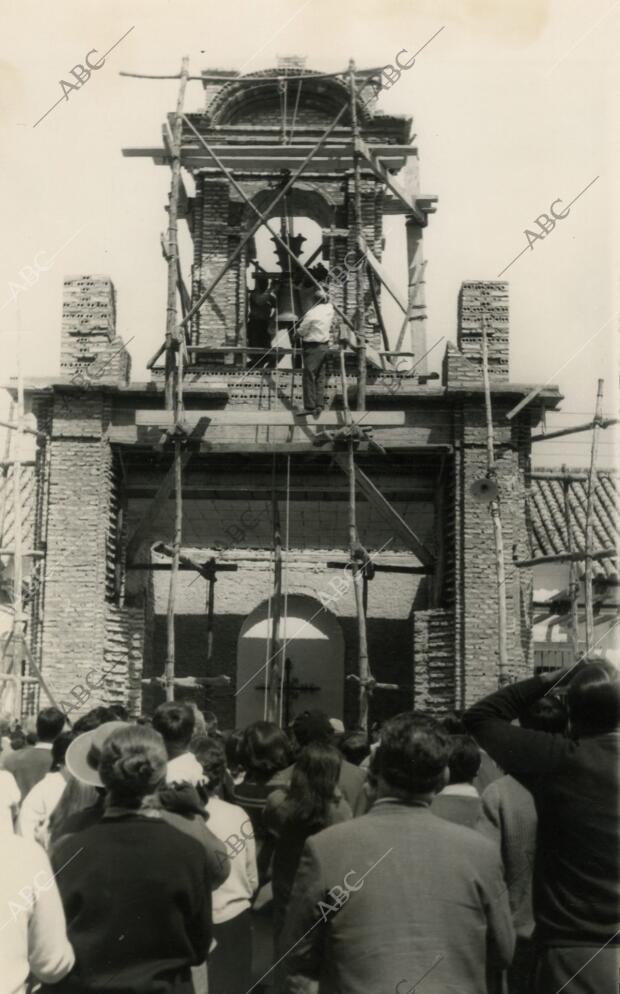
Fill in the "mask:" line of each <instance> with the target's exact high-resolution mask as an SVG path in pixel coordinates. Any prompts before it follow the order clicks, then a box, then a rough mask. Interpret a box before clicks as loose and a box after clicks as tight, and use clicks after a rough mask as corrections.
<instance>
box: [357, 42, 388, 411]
mask: <svg viewBox="0 0 620 994" xmlns="http://www.w3.org/2000/svg"><path fill="white" fill-rule="evenodd" d="M349 96H350V103H351V136H352V139H353V241H354V244H355V246H356V247H357V242H358V238H359V237H360V235H361V234H362V231H363V222H362V189H361V183H362V173H361V166H360V156H359V152H358V151H357V141H358V139H359V137H360V127H359V121H358V117H357V85H356V80H355V62H354V61H353V59H351V61H350V62H349ZM355 331H356V333H357V336H358V342H357V344H358V353H357V398H356V404H355V406H356V408H357V410H358V411H364V410H365V409H366V334H365V331H364V267H363V266H358V268H357V272H356V274H355ZM387 347H388V346H386V348H387Z"/></svg>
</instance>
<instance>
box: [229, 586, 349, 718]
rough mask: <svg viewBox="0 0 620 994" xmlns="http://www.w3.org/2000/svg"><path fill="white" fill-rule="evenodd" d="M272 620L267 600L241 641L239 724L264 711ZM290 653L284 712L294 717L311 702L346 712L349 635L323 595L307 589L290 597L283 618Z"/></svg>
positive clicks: (333, 711)
mask: <svg viewBox="0 0 620 994" xmlns="http://www.w3.org/2000/svg"><path fill="white" fill-rule="evenodd" d="M271 626H272V622H271V620H270V618H269V601H263V603H262V604H260V605H259V606H258V607H257V608H256V609H255V610H254V611H252V613H251V614H249V615H248V617H247V618H246V619H245V621H244V623H243V626H242V628H241V634H240V635H239V641H238V644H237V697H236V702H237V703H236V716H235V724H236V727H237V728H244V727H245V726H246V725H248V724H250V722H252V721H258V720H260V719H262V718H263V717H264V702H265V689H264V688H265V662H266V660H267V658H268V651H269V641H270V636H271ZM281 631H282V637H283V638H284V639H285V640H286V653H285V654H286V657H287V659H290V667H289V668H288V671H289V672H288V675H287V679H286V680H285V687H284V698H283V712H284V713H285V716H286V715H288V718H289V719H291V718H293V717H294V716H295V715H296V714H300V713H301V712H302V711H305V710H306V709H307V708H319V709H320V710H322V711H325V712H326V713H327V714H328V715H329V716H330V717H332V718H342V714H343V706H344V638H343V635H342V630H341V628H340V624H339V623H338V621H337V619H336V618H335V617H334V615H333V614H331V613H330V612H329V611H326V610H325V608H324V607H323V605H322V604H321V602H320V601H318V600H316V599H315V598H314V597H307V596H305V595H303V594H291V595H289V597H288V610H287V618H286V621H285V620H284V618H283V619H282V626H281Z"/></svg>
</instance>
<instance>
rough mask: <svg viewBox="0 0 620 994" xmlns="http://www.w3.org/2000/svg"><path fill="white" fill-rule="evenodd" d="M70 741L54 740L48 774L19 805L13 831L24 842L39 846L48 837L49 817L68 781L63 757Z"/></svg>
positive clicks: (65, 736)
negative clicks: (15, 827)
mask: <svg viewBox="0 0 620 994" xmlns="http://www.w3.org/2000/svg"><path fill="white" fill-rule="evenodd" d="M73 737H74V736H73V732H61V733H60V735H59V736H58V737H57V738H55V739H54V742H53V743H52V768H51V770H50V772H49V773H46V774H45V776H44V777H43V779H42V780H39V782H38V783H35V785H34V787H33V788H32V789H31V790H29V791H28V793H27V794H26V796H25V798H24V800H23V801H22V806H21V809H20V812H19V818H18V821H17V831H18V833H19V835H21V836H22V838H24V839H32V840H33V841H36V842H40V843H41V844H43V840H45V839H47V837H48V828H49V820H50V817H51V815H52V812H53V811H54V809H55V807H56V805H57V804H58V802H59V801H60V798H61V797H62V795H63V794H64V791H65V787H66V786H67V781H68V779H69V774H68V772H67V770H66V768H65V755H66V752H67V749H68V748H69V743H70V742H72V741H73ZM45 848H47V846H45Z"/></svg>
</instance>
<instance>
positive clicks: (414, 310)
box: [403, 217, 427, 374]
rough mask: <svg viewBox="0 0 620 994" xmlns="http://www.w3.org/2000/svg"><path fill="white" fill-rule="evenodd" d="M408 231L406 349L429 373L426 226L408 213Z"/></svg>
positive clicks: (419, 367)
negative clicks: (423, 357)
mask: <svg viewBox="0 0 620 994" xmlns="http://www.w3.org/2000/svg"><path fill="white" fill-rule="evenodd" d="M405 229H406V232H407V273H408V276H407V301H408V306H409V314H410V316H411V317H410V321H409V329H410V336H411V337H410V341H409V342H408V341H407V339H406V338H405V339H404V341H403V346H404V349H403V351H408V350H409V348H411V351H412V352H413V353H414V359H413V362H414V364H415V368H416V372H417V373H419V374H423V373H426V367H427V363H426V359H422V356H423V355H424V353H425V352H426V348H427V346H426V293H425V281H424V270H425V266H424V253H423V242H422V234H423V228H422V227H421V225H419V224H418V222H417V221H416V220H415V218H413V217H408V218H407V222H406V225H405Z"/></svg>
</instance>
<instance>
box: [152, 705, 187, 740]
mask: <svg viewBox="0 0 620 994" xmlns="http://www.w3.org/2000/svg"><path fill="white" fill-rule="evenodd" d="M195 722H196V719H195V715H194V711H193V709H192V708H191V707H190V706H189V704H185V703H184V702H183V701H176V702H175V701H166V703H165V704H160V705H159V707H158V708H157V710H156V711H155V714H154V715H153V728H154V729H155V731H157V732H159V734H160V735H161V737H162V738H163V740H164V742H165V743H166V745H178V746H187V745H189V742H190V740H191V737H192V734H193V732H194V725H195Z"/></svg>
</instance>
